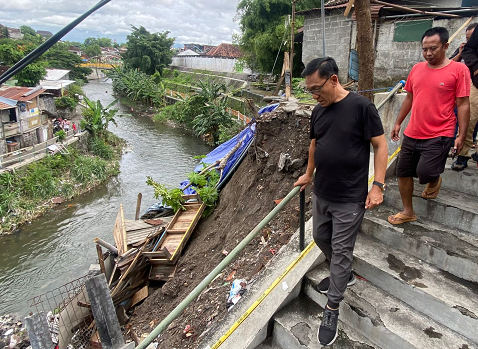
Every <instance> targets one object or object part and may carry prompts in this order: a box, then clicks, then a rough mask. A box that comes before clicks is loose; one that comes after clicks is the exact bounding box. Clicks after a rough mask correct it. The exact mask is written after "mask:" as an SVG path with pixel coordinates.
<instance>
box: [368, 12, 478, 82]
mask: <svg viewBox="0 0 478 349" xmlns="http://www.w3.org/2000/svg"><path fill="white" fill-rule="evenodd" d="M464 21H465V20H464V19H441V20H435V21H433V26H434V27H445V28H447V29H448V31H449V33H450V36H451V35H452V34H453V33H454V32H455V31H456V30H457V29H458V28H459V27H460V26H461V25H462V24H463V23H464ZM471 23H478V19H474V20H472V22H471ZM394 33H395V23H394V22H383V23H382V24H380V27H379V30H378V36H377V46H376V52H377V55H376V57H375V76H374V79H375V84H376V85H377V86H379V85H381V86H393V85H395V84H396V83H397V82H398V81H400V80H402V79H406V77H407V76H408V73H409V72H410V69H412V67H413V65H414V64H416V63H418V62H421V61H423V60H424V59H423V56H422V52H421V48H422V46H421V43H420V42H419V41H413V42H394V41H393V36H394ZM462 42H465V31H464V30H463V31H462V32H460V34H459V35H458V36H457V37H456V38H455V39H454V40H453V41H452V43H451V44H450V47H449V48H448V51H447V55H448V56H450V55H451V54H452V53H453V51H455V49H456V48H457V47H458V46H460V43H462Z"/></svg>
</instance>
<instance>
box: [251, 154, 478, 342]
mask: <svg viewBox="0 0 478 349" xmlns="http://www.w3.org/2000/svg"><path fill="white" fill-rule="evenodd" d="M449 162H450V161H449ZM469 165H470V168H468V169H466V170H465V171H464V172H460V173H457V172H454V171H452V170H451V169H449V165H448V166H447V167H448V168H447V169H446V170H445V173H444V174H443V184H442V189H441V191H440V194H439V196H438V198H437V199H435V200H425V199H422V198H421V191H422V190H423V189H424V186H422V185H418V182H417V183H416V189H417V190H416V192H415V194H414V199H413V200H414V208H415V211H416V213H417V215H418V216H419V219H418V221H417V222H412V223H406V224H403V225H399V226H392V225H391V224H389V223H388V222H387V217H388V216H389V215H391V214H394V213H397V212H399V211H398V210H399V209H400V208H401V199H400V194H399V192H398V184H397V180H396V178H393V179H390V180H388V181H387V184H388V186H387V190H386V195H385V201H384V204H383V205H381V206H380V207H379V208H378V209H375V210H373V211H370V212H367V214H366V215H365V219H364V222H363V224H362V231H361V233H360V234H359V236H358V238H357V243H356V248H355V253H354V264H353V268H354V271H355V272H356V274H357V275H358V278H357V283H356V284H355V285H354V286H352V287H350V288H348V289H347V291H346V292H345V299H344V301H343V302H342V303H341V305H340V317H339V320H340V321H339V337H338V339H337V341H336V342H335V343H334V344H333V348H339V349H342V348H344V349H345V348H354V349H365V348H382V349H389V348H391V349H408V348H417V349H418V348H419V349H428V348H429V349H432V348H433V349H438V348H443V349H451V348H453V349H471V348H474V349H478V169H477V168H476V164H475V162H473V161H470V162H469ZM328 275H329V271H328V264H326V263H323V264H321V265H319V266H318V267H317V268H316V269H314V270H312V271H311V272H309V273H308V274H306V275H305V277H304V279H303V286H302V291H301V294H300V296H299V297H298V298H296V299H295V300H294V301H292V302H291V303H289V304H288V305H287V306H286V307H284V308H283V309H282V310H280V311H279V312H278V313H277V314H276V315H275V316H274V317H273V318H272V319H271V321H270V325H269V333H270V337H269V338H268V340H267V341H266V342H264V343H262V344H261V345H260V346H258V347H257V348H258V349H259V348H260V349H266V348H283V349H296V348H297V349H299V348H321V347H322V346H321V345H320V344H319V343H318V341H317V330H318V327H319V325H320V321H321V316H322V311H323V307H324V306H325V304H326V302H327V298H326V297H325V295H322V294H320V293H318V292H317V291H316V290H315V287H316V286H317V284H318V283H319V282H320V281H321V280H322V279H323V278H324V277H326V276H328Z"/></svg>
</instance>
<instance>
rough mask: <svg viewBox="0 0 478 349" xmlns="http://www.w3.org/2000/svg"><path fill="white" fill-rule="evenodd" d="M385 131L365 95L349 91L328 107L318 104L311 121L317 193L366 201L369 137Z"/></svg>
mask: <svg viewBox="0 0 478 349" xmlns="http://www.w3.org/2000/svg"><path fill="white" fill-rule="evenodd" d="M383 134H384V132H383V126H382V122H381V121H380V117H379V115H378V111H377V108H375V105H374V104H373V103H372V102H370V101H369V100H368V99H367V98H365V97H363V96H360V95H358V94H355V93H349V94H348V95H347V96H346V97H345V98H344V99H342V100H341V101H339V102H338V103H333V104H331V105H330V106H328V107H325V108H324V107H321V106H320V105H317V106H316V107H315V108H314V110H313V111H312V117H311V120H310V138H311V139H313V138H315V140H316V147H315V154H314V163H315V167H316V173H315V180H314V193H315V194H316V195H318V196H320V197H323V198H325V199H327V200H330V201H337V202H361V201H365V199H366V198H367V192H368V167H369V161H370V138H373V137H376V136H380V135H383Z"/></svg>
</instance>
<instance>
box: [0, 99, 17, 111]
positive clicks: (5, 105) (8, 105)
mask: <svg viewBox="0 0 478 349" xmlns="http://www.w3.org/2000/svg"><path fill="white" fill-rule="evenodd" d="M16 106H17V101H15V100H13V99H10V98H5V97H1V96H0V110H4V109H12V108H15V107H16Z"/></svg>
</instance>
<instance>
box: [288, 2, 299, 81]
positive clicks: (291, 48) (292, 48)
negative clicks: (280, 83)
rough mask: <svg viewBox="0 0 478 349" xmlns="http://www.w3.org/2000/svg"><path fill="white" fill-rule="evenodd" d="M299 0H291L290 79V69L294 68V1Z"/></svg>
mask: <svg viewBox="0 0 478 349" xmlns="http://www.w3.org/2000/svg"><path fill="white" fill-rule="evenodd" d="M297 1H299V0H294V1H292V29H291V34H290V36H291V38H290V78H291V79H292V71H293V70H294V40H295V35H294V34H295V3H296V2H297Z"/></svg>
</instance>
